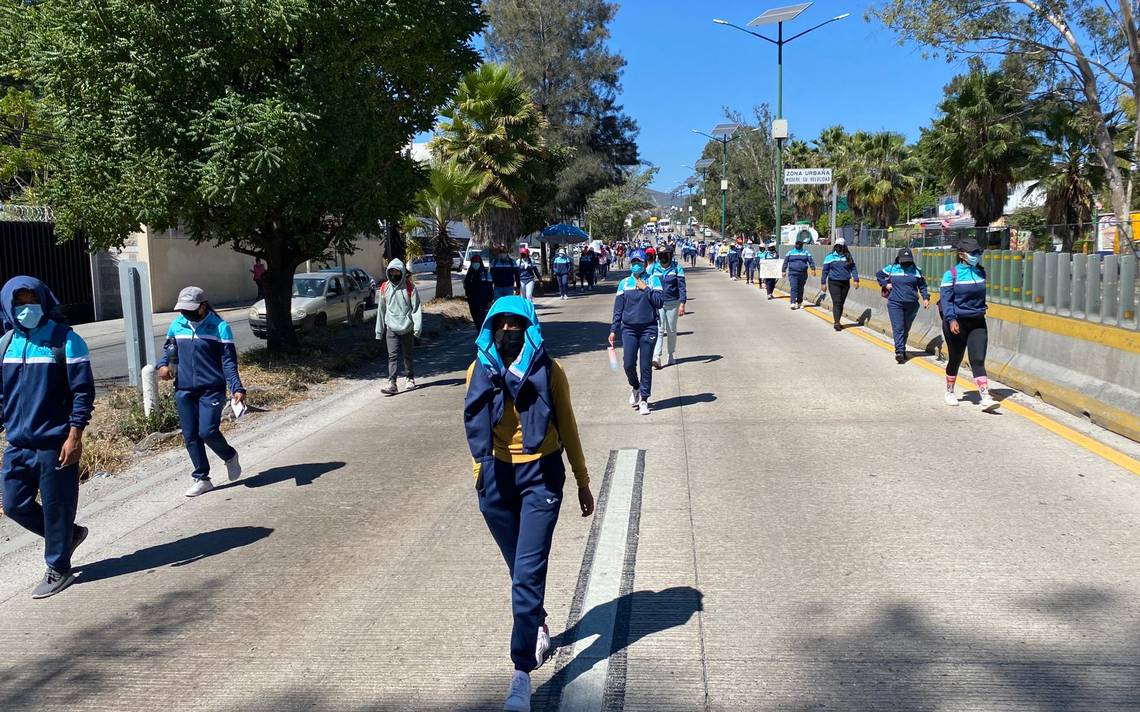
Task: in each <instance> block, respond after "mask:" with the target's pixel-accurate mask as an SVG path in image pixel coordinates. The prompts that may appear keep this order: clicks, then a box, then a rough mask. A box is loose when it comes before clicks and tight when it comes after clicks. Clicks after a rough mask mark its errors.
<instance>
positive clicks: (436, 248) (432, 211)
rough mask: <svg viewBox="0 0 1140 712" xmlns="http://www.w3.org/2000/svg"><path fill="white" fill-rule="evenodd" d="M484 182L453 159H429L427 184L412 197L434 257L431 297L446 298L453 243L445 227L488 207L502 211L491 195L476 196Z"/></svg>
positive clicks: (480, 174) (502, 205) (500, 203)
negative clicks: (425, 223) (426, 232)
mask: <svg viewBox="0 0 1140 712" xmlns="http://www.w3.org/2000/svg"><path fill="white" fill-rule="evenodd" d="M485 181H486V176H485V175H483V172H482V171H480V170H478V169H477V168H474V167H473V166H464V165H460V164H459V163H458V162H457V161H456V160H455V159H452V160H449V161H441V160H439V159H438V158H436V159H433V160H432V163H431V172H430V174H429V176H428V185H427V187H426V188H424V189H423V190H421V191H420V192H419V193H418V194H417V195H416V207H417V209H418V211H419V213H420V214H421V215H422V216H423V217H424V218H426V220H427V223H428V225H427V228H428V230H429V234H430V235H431V238H430V245H431V251H432V254H434V255H435V295H436V297H438V298H441V299H450V298H451V296H452V291H451V254H452V253H453V252H454V251H455V247H456V245H455V241H454V240H453V239H452V238H451V232H450V230H449V229H448V225H449V224H450V223H453V222H458V221H461V220H467V219H471V218H478V217H479V216H481V215H483V214H484V213H485V212H486V211H487V210H488V209H489V208H505V207H508V205H507V203H506V202H505V201H504V200H502V199H501V198H499V197H498V196H495V195H485V196H483V197H479V196H478V195H477V191H478V189H479V188H480V186H482V185H483V184H484V183H485Z"/></svg>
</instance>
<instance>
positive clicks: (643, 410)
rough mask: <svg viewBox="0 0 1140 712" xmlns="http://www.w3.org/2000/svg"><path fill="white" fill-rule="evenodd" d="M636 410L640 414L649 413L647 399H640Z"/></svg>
mask: <svg viewBox="0 0 1140 712" xmlns="http://www.w3.org/2000/svg"><path fill="white" fill-rule="evenodd" d="M637 410H638V411H639V412H640V413H641V414H642V415H649V401H641V403H639V404H638V405H637Z"/></svg>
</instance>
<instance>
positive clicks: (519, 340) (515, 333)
mask: <svg viewBox="0 0 1140 712" xmlns="http://www.w3.org/2000/svg"><path fill="white" fill-rule="evenodd" d="M524 343H526V332H525V331H522V330H520V329H499V330H498V331H496V332H495V348H496V349H498V350H499V356H500V357H501V358H502V359H503V363H508V364H509V363H514V362H515V359H516V358H518V357H519V354H520V353H522V348H523V344H524Z"/></svg>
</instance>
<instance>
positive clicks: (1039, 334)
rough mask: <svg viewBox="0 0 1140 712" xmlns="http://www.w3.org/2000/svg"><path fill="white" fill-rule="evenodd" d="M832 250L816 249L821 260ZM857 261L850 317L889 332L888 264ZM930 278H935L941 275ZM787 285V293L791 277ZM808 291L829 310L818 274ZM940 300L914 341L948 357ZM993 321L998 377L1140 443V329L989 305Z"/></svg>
mask: <svg viewBox="0 0 1140 712" xmlns="http://www.w3.org/2000/svg"><path fill="white" fill-rule="evenodd" d="M826 251H827V250H826V248H822V249H821V248H814V249H813V255H814V256H815V258H816V262H817V264H820V265H821V264H822V257H823V255H824V254H826ZM816 252H818V253H819V254H814V253H816ZM874 256H877V255H868V257H874ZM892 256H893V251H892ZM861 257H862V256H861ZM859 262H860V263H861V264H860V265H859V268H860V275H861V284H860V288H859V289H854V288H852V289H851V292H850V294H849V296H848V298H847V303H846V305H845V308H844V314H845V316H846V317H847V318H848V319H852V320H857V321H860V322H861V323H862V324H863V325H864V326H865V327H868V328H871V329H874V330H875V331H878V332H881V333H883V334H885V335H887V336H890V334H891V324H890V317H889V316H888V315H887V309H886V303H887V300H886V299H884V298H883V296H882V295H881V294H880V290H879V285H878V283H877V282H876V281H875V272H876V271H877V270H878V269H879V268H880V267H882V266H883V265H879V266H878V267H875V268H874V269H871V268H872V266H873V265H871V264H866V263H867V259H860V260H859ZM883 264H886V262H884V263H883ZM927 276H928V278H931V281H933V282H935V283H936V282H937V281H938V278H939V277H940V275H938V276H932V275H927ZM781 287H782V288H783V289H785V290H786V289H787V284H786V282H782V283H781ZM806 289H807V291H806V293H805V301H811V300H812V299H813V298H816V299H817V303H818V304H819V305H820V306H821V307H823V308H826V309H828V310H830V309H831V300H830V297H827V296H824V297H822V298H818V297H817V295H819V294H820V282H819V279H818V278H809V281H808V286H807V288H806ZM937 302H938V295H937V290H934V289H932V292H931V305H930V309H928V310H921V309H920V310H919V314H918V317H917V318H916V319H915V323H914V326H913V328H912V329H911V333H910V340H909V345H910V346H911V347H912V348H916V349H919V350H922V351H927V352H929V353H937V352H939V351H941V353H942V354H943V355H945V348H944V347H943V337H942V323H941V320H940V318H939V316H938V308H937ZM987 322H988V326H989V351H988V353H987V356H986V370H987V371H988V373H989V375H990V376H991V377H992V378H994V379H996V380H998V381H1001V382H1002V383H1004V384H1007V385H1009V386H1012V387H1014V388H1017V389H1018V390H1021V391H1024V392H1025V393H1028V394H1030V395H1034V396H1037V397H1039V398H1041V399H1042V400H1044V401H1045V402H1046V403H1049V404H1051V405H1054V406H1056V407H1058V408H1061V409H1063V410H1065V411H1068V412H1070V413H1073V414H1075V415H1080V416H1084V417H1087V418H1088V419H1089V420H1091V421H1092V422H1094V423H1096V424H1097V425H1100V426H1101V427H1104V428H1106V429H1108V430H1111V431H1113V432H1116V433H1119V434H1121V435H1124V436H1126V437H1129V438H1131V439H1133V440H1137V441H1140V332H1137V331H1134V330H1131V329H1121V328H1117V327H1112V326H1105V325H1102V324H1094V323H1090V322H1087V321H1083V320H1079V319H1070V318H1067V317H1062V316H1056V315H1053V314H1045V313H1041V312H1036V311H1032V310H1028V309H1020V308H1016V307H1011V306H1007V305H1002V304H990V305H989V308H988V313H987Z"/></svg>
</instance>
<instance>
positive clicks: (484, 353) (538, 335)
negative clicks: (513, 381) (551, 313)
mask: <svg viewBox="0 0 1140 712" xmlns="http://www.w3.org/2000/svg"><path fill="white" fill-rule="evenodd" d="M502 314H510V315H512V316H521V317H522V318H524V319H526V320H527V321H528V322H530V326H529V327H528V328H527V330H526V342H525V343H524V344H523V348H522V351H521V352H519V357H518V358H517V359H515V362H514V363H513V364H511V365H510V368H509V370H510V371H511V372H512V373H514V374H515V375H516V376H518V377H519V378H525V377H526V374H527V372H528V371H529V370H530V369H531V367H533V366H534V363H535V361H536V360H537V358H538V355H539V354H542V353H544V352H545V347H544V346H543V342H542V330H541V329H539V326H538V314H536V313H535V311H534V304H532V303H531V302H528V301H527V300H526V299H523V298H522V297H515V296H509V297H500V298H499V299H496V300H495V303H494V304H493V305H492V306H491V310H490V311H489V312H487V318H486V319H484V320H483V328H481V329H480V330H479V336H477V337H475V346H476V349H477V352H476V356H475V357H476V358H477V359H478V361H479V363H481V364H483V365H484V366H486V367H487V368H489V369H490V370H491V371H492V372H494V373H498V374H502V372H503V369H504V368H505V367H506V366H505V365H504V364H503V359H502V358H501V357H500V356H499V350H498V349H497V348H495V336H494V332H493V329H492V327H493V325H494V323H495V317H496V316H499V315H502Z"/></svg>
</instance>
